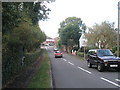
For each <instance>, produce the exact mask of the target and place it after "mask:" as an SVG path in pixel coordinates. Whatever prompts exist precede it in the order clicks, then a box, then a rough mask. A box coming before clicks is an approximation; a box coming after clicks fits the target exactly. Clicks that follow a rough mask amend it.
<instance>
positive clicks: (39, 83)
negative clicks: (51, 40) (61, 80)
mask: <svg viewBox="0 0 120 90" xmlns="http://www.w3.org/2000/svg"><path fill="white" fill-rule="evenodd" d="M44 57H45V58H44V60H43V62H42V64H41V66H40V68H39V71H38V72H37V74H36V75H35V76H34V77H33V79H32V81H31V82H30V84H29V85H28V88H51V84H50V73H49V70H50V62H49V61H50V60H49V58H48V55H47V52H46V51H45V54H44Z"/></svg>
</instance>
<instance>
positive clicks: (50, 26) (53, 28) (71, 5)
mask: <svg viewBox="0 0 120 90" xmlns="http://www.w3.org/2000/svg"><path fill="white" fill-rule="evenodd" d="M119 1H120V0H56V1H55V2H53V3H50V4H47V7H49V8H50V9H51V12H50V14H49V18H50V19H48V20H47V21H40V22H39V25H40V28H41V29H42V30H43V31H44V32H45V33H46V35H47V36H49V37H52V38H55V37H57V36H58V28H59V24H60V22H62V21H63V20H65V19H66V18H67V17H73V16H75V17H78V18H81V19H82V21H83V22H84V23H85V24H86V26H87V27H92V26H93V25H94V24H95V23H97V24H100V23H101V22H103V21H105V20H107V21H109V22H115V27H117V23H118V20H117V19H118V7H117V5H118V2H119Z"/></svg>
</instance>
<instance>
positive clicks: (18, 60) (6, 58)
mask: <svg viewBox="0 0 120 90" xmlns="http://www.w3.org/2000/svg"><path fill="white" fill-rule="evenodd" d="M4 54H5V55H3V64H2V84H3V86H4V85H5V84H6V83H7V82H9V81H10V80H12V79H13V78H14V77H15V76H16V75H18V74H19V73H20V72H21V71H22V70H24V69H25V68H26V67H27V66H28V65H30V64H32V63H33V62H34V61H35V60H36V59H37V58H38V56H39V55H40V49H39V50H37V51H35V52H31V53H25V54H24V55H25V59H24V61H23V63H22V58H23V56H22V54H21V53H19V52H18V53H12V52H10V51H9V53H8V52H7V53H4Z"/></svg>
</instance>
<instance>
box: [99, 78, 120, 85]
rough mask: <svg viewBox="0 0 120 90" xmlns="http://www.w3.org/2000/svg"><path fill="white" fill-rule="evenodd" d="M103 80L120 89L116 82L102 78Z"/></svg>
mask: <svg viewBox="0 0 120 90" xmlns="http://www.w3.org/2000/svg"><path fill="white" fill-rule="evenodd" d="M101 79H102V80H104V81H106V82H109V83H111V84H113V85H115V86H117V87H120V85H118V84H116V83H114V82H112V81H110V80H108V79H105V78H103V77H101Z"/></svg>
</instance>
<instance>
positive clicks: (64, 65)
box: [46, 46, 120, 88]
mask: <svg viewBox="0 0 120 90" xmlns="http://www.w3.org/2000/svg"><path fill="white" fill-rule="evenodd" d="M46 49H47V51H48V55H49V57H50V60H51V67H52V74H53V81H54V88H120V84H119V83H120V79H119V73H118V72H117V71H115V70H108V71H104V72H98V71H97V69H95V68H88V67H87V63H86V61H85V60H80V58H79V57H76V56H73V55H68V54H66V53H64V56H63V58H55V56H54V51H53V47H50V46H49V47H47V48H46Z"/></svg>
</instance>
